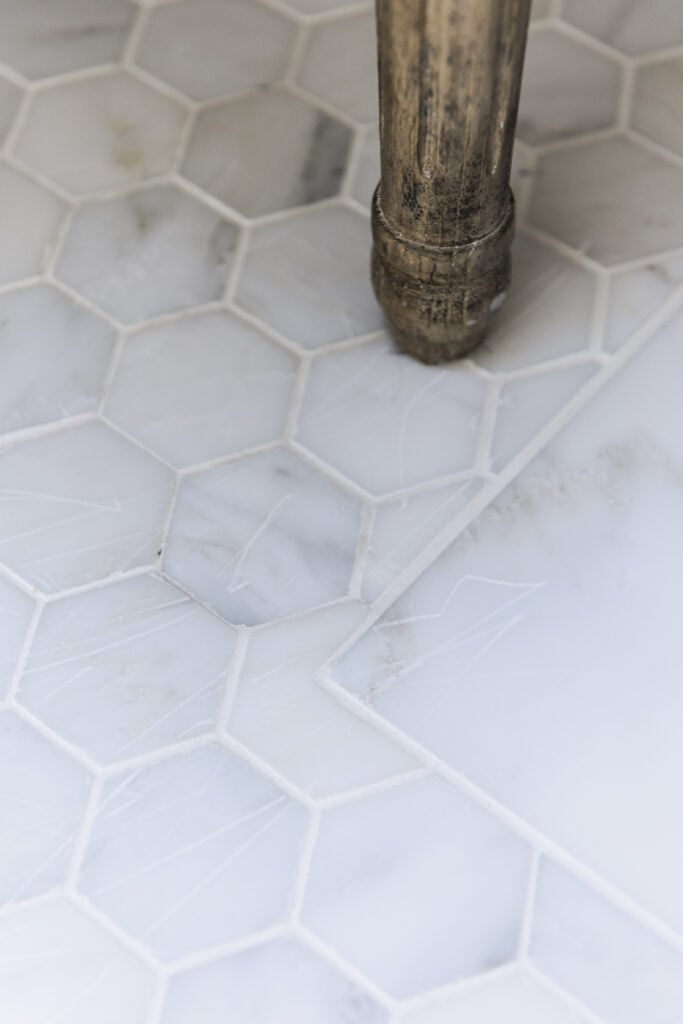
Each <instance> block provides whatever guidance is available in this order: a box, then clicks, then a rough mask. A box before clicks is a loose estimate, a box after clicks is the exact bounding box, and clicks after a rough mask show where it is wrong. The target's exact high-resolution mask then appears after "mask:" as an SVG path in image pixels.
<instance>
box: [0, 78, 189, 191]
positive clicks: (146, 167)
mask: <svg viewBox="0 0 683 1024" xmlns="http://www.w3.org/2000/svg"><path fill="white" fill-rule="evenodd" d="M184 121H185V111H184V110H183V109H182V107H180V106H179V105H178V104H177V103H175V102H173V100H170V99H168V97H166V96H162V95H160V94H159V93H158V92H155V90H153V89H150V88H149V86H147V85H142V84H141V83H140V82H137V81H136V80H135V79H134V78H131V77H130V76H129V75H126V74H122V73H120V72H116V71H114V72H111V74H106V75H100V74H98V75H93V76H92V77H89V78H82V79H80V80H79V81H76V82H68V83H66V84H65V85H61V86H56V87H55V88H54V89H48V90H45V91H41V92H39V93H37V94H36V96H35V97H34V100H33V103H32V105H31V110H30V112H29V114H28V117H27V119H26V121H25V123H24V126H23V130H22V132H21V134H20V136H19V139H18V141H17V144H16V146H15V152H16V154H17V156H19V157H20V158H21V159H22V160H24V161H25V162H26V163H27V164H29V166H31V167H35V169H36V170H38V171H42V172H43V173H44V174H46V175H47V177H48V178H51V179H52V180H53V181H55V182H57V184H58V185H62V186H63V187H64V188H66V189H68V190H69V191H70V192H74V193H75V194H77V195H85V194H88V193H91V192H97V191H100V190H102V189H109V188H117V187H119V186H121V185H126V184H129V183H131V182H135V181H140V180H142V179H144V178H148V177H153V176H154V175H155V174H163V173H164V171H168V170H170V168H171V166H172V164H173V160H174V157H175V153H176V149H177V148H178V144H179V142H180V133H181V131H182V128H183V124H184Z"/></svg>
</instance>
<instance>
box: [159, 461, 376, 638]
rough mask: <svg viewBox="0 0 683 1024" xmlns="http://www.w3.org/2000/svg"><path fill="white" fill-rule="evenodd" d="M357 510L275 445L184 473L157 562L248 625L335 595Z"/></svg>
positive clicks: (346, 565)
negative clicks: (161, 558)
mask: <svg viewBox="0 0 683 1024" xmlns="http://www.w3.org/2000/svg"><path fill="white" fill-rule="evenodd" d="M359 525H360V508H359V504H358V502H357V500H356V499H355V498H352V497H351V496H350V495H348V494H345V493H344V492H343V491H342V490H341V489H340V488H339V487H337V486H336V485H335V484H334V483H332V482H331V481H330V480H328V479H326V478H325V477H323V476H321V475H320V474H319V473H318V472H317V471H316V470H314V469H312V468H311V467H310V466H309V465H308V464H307V463H305V462H303V461H302V460H300V459H299V458H297V457H295V456H294V455H291V454H290V453H289V452H287V451H284V450H281V449H278V450H275V451H270V452H264V453H261V454H259V455H253V456H250V457H248V458H243V459H239V460H237V461H236V462H232V463H230V464H228V465H226V466H220V467H218V468H216V469H210V470H207V471H205V472H203V473H198V474H197V475H195V476H191V477H189V478H187V479H185V480H184V481H183V482H182V484H181V487H180V493H179V495H178V500H177V502H176V507H175V511H174V514H173V520H172V523H171V529H170V533H169V537H168V543H167V546H166V554H165V558H164V566H165V569H166V571H167V572H168V574H169V575H170V576H171V577H173V578H174V579H176V580H178V582H179V583H182V584H183V585H184V586H186V587H187V589H188V590H189V591H190V592H191V593H193V594H195V596H197V597H198V598H199V599H200V600H201V601H203V602H204V603H206V604H208V605H209V606H210V607H211V608H213V609H214V610H215V611H217V612H218V613H219V614H220V615H222V616H223V617H224V618H226V619H228V621H229V622H233V623H235V624H246V625H255V624H257V623H260V622H267V621H269V620H271V619H278V618H281V617H283V616H285V615H293V614H295V613H296V612H299V611H305V610H306V609H308V608H314V607H316V606H318V605H322V604H326V603H328V602H330V601H334V600H335V599H337V598H342V597H344V596H345V594H346V593H347V591H348V587H349V582H350V578H351V572H352V569H353V564H354V559H355V551H356V543H357V538H358V530H359Z"/></svg>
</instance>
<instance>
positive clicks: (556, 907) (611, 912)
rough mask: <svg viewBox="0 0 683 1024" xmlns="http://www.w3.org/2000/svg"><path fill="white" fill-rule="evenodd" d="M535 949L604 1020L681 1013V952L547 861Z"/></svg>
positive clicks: (636, 1020) (539, 960) (625, 1022)
mask: <svg viewBox="0 0 683 1024" xmlns="http://www.w3.org/2000/svg"><path fill="white" fill-rule="evenodd" d="M530 956H531V959H532V961H533V962H534V963H536V964H537V965H538V966H539V967H540V968H541V970H543V971H544V972H545V973H546V974H547V975H548V976H549V977H550V978H552V979H553V980H554V981H556V982H558V983H559V984H560V985H561V986H562V987H563V988H566V989H567V991H569V992H570V993H572V994H573V995H574V996H576V997H577V998H578V999H580V1000H581V1002H582V1003H584V1004H585V1005H586V1006H587V1007H589V1008H590V1009H591V1010H594V1011H595V1012H596V1013H598V1014H599V1015H600V1016H601V1018H602V1019H604V1020H605V1021H606V1022H607V1024H641V1021H644V1020H647V1021H652V1024H669V1022H670V1021H675V1020H680V1018H681V1014H683V954H681V953H680V952H674V950H672V949H670V948H669V947H667V946H666V945H665V944H664V943H663V942H660V941H659V940H658V939H657V938H656V937H655V936H654V935H651V934H649V933H648V932H647V930H646V929H644V928H640V927H639V926H638V925H637V924H635V923H634V922H633V921H630V920H629V919H628V918H627V917H626V916H625V915H624V914H622V913H620V911H618V910H616V909H615V908H614V907H612V906H610V904H609V903H607V901H606V900H604V899H601V898H600V897H599V896H598V895H596V894H595V893H594V892H591V890H590V889H588V888H586V887H585V886H582V885H580V884H579V883H578V882H577V881H576V880H575V879H574V878H572V877H571V875H568V874H566V873H565V872H564V871H562V870H561V869H560V868H557V867H556V866H555V865H553V864H551V863H549V862H547V861H545V862H543V864H542V865H541V871H540V877H539V885H538V895H537V898H536V910H535V915H534V923H533V928H532V934H531V947H530Z"/></svg>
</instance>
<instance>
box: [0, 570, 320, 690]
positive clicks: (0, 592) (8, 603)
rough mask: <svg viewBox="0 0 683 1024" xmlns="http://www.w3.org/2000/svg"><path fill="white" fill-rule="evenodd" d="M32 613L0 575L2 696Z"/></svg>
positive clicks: (25, 600) (23, 596) (21, 595)
mask: <svg viewBox="0 0 683 1024" xmlns="http://www.w3.org/2000/svg"><path fill="white" fill-rule="evenodd" d="M32 614H33V602H32V601H31V598H30V597H27V596H26V594H24V593H22V591H20V590H19V589H18V588H17V587H15V586H14V584H13V583H10V582H9V580H6V579H3V577H1V576H0V694H1V695H3V696H4V693H5V691H6V690H7V688H8V687H9V684H10V682H11V680H12V677H13V675H14V670H15V668H16V666H17V661H18V659H19V655H20V653H21V649H22V646H23V644H24V640H25V639H26V635H27V632H28V627H29V623H30V621H31V616H32ZM330 653H331V652H330Z"/></svg>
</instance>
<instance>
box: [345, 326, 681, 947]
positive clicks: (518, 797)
mask: <svg viewBox="0 0 683 1024" xmlns="http://www.w3.org/2000/svg"><path fill="white" fill-rule="evenodd" d="M682 330H683V316H681V314H679V315H678V316H677V317H675V318H674V319H673V320H672V321H671V322H670V323H669V324H668V325H667V326H666V327H665V328H663V329H662V331H661V333H660V335H659V336H658V337H657V338H656V339H654V340H653V341H652V343H651V345H650V347H648V348H646V349H645V350H644V352H643V353H642V355H640V356H639V357H638V358H637V359H636V360H634V361H633V362H632V363H631V364H630V365H629V366H628V367H627V368H626V369H625V370H623V371H622V373H621V374H620V375H619V376H617V377H616V378H615V379H614V380H613V382H612V383H611V384H610V385H609V387H608V388H606V390H605V392H604V394H603V395H602V396H600V398H598V399H596V400H595V402H594V403H593V405H591V406H589V407H588V408H587V409H585V410H584V411H583V412H582V414H581V416H580V417H579V418H578V419H576V420H575V421H574V423H573V424H572V425H571V426H569V427H568V428H567V429H566V430H565V431H564V432H563V433H562V434H561V435H560V436H559V437H558V438H557V439H556V440H555V441H553V442H552V443H551V444H550V445H549V446H548V447H547V448H546V449H545V452H544V453H543V454H542V455H541V456H539V458H538V460H537V461H536V462H534V463H532V464H531V466H530V467H529V468H528V469H527V470H525V471H524V472H523V473H522V474H520V476H518V478H517V480H516V481H515V482H514V483H513V484H512V485H511V487H510V488H509V489H508V490H507V491H505V492H504V493H503V495H502V496H501V497H500V498H499V499H498V500H497V501H496V502H494V504H493V505H492V506H491V507H490V508H489V509H488V510H487V511H486V512H485V513H483V514H482V516H480V518H479V520H478V521H477V522H476V523H475V524H474V525H473V526H472V527H471V528H470V529H469V530H468V531H466V532H465V534H464V535H463V536H462V538H461V539H460V540H459V541H458V542H456V544H455V545H454V546H453V547H452V548H451V549H450V550H449V551H448V552H447V553H446V554H445V555H444V556H443V557H442V558H441V559H440V560H439V561H437V562H436V563H435V564H434V565H433V566H432V568H430V569H429V570H428V571H427V573H426V574H425V575H423V576H422V577H421V578H420V579H419V580H418V581H417V583H416V584H414V585H413V587H412V588H411V589H410V590H408V591H407V592H406V593H405V595H403V596H402V597H401V598H400V599H399V601H398V602H397V604H396V605H394V606H393V607H392V608H390V609H389V610H388V611H387V612H386V613H385V615H384V617H383V619H382V620H380V622H379V623H378V624H377V626H375V627H374V628H373V629H372V630H371V631H370V632H369V633H367V634H366V635H365V637H364V638H363V639H362V640H361V641H360V642H359V643H358V644H357V645H356V646H355V647H354V648H353V649H352V650H351V651H350V652H349V654H347V655H346V656H345V658H344V659H343V660H342V662H341V663H340V665H339V666H338V668H337V669H336V673H335V674H336V677H337V678H338V679H340V680H341V681H342V682H343V683H344V685H346V686H347V687H348V688H349V689H351V690H353V692H356V693H358V694H359V695H360V696H361V697H362V698H363V699H364V700H365V701H367V702H368V703H369V704H370V705H372V706H373V707H374V708H376V709H377V710H378V711H380V713H381V714H382V715H384V716H385V717H386V718H388V719H389V720H390V721H391V722H392V723H393V724H394V725H397V726H398V727H400V728H401V729H403V730H404V731H406V732H407V733H408V734H410V735H411V736H414V737H415V738H416V739H418V740H420V742H421V743H423V744H424V745H425V746H426V747H427V748H428V749H430V750H432V751H433V752H434V753H436V754H437V755H438V756H439V757H441V758H443V759H444V760H445V761H447V762H448V763H449V764H451V765H452V766H453V767H455V768H457V769H458V770H459V771H460V772H463V773H464V774H466V775H467V776H468V778H470V779H471V780H472V781H474V782H476V783H477V784H478V785H479V786H481V787H482V788H484V789H485V790H487V791H488V792H489V793H491V794H492V795H493V796H495V797H496V799H497V800H499V801H501V802H502V803H503V804H505V806H507V807H510V808H512V809H513V810H515V811H516V812H517V813H518V814H520V815H521V816H522V817H524V818H526V819H527V820H529V821H530V822H532V823H533V824H534V825H535V826H536V827H537V828H539V829H540V830H541V831H542V832H543V833H544V834H545V835H548V836H550V837H551V838H552V839H554V840H555V841H556V842H558V843H559V844H560V845H561V846H563V847H564V848H565V849H568V850H570V851H571V852H572V853H574V854H575V855H576V856H578V857H579V858H580V859H581V860H582V861H583V862H584V863H587V864H589V865H590V866H591V867H592V868H594V869H595V870H596V871H598V872H599V873H600V874H601V875H603V876H605V877H607V878H608V879H609V880H610V881H611V882H613V883H614V884H615V885H617V886H619V887H620V888H622V889H623V890H624V891H626V892H627V893H628V894H629V895H630V896H631V897H633V898H634V899H636V900H637V901H638V902H640V903H641V904H642V905H643V906H645V907H646V908H647V909H648V910H649V911H651V912H652V913H654V914H656V915H658V916H659V917H660V918H661V919H662V920H665V921H667V922H668V923H669V924H670V925H671V926H672V927H674V928H676V929H677V930H679V931H681V930H682V929H683V887H682V886H681V884H680V873H679V871H678V864H679V863H680V861H681V858H682V857H683V831H681V829H680V827H679V821H678V816H677V815H676V813H675V811H674V808H675V806H676V802H677V796H676V793H677V792H678V788H679V786H680V780H681V778H682V777H683V760H682V758H681V750H680V743H679V742H678V736H679V723H680V717H681V713H683V711H682V709H681V707H680V703H681V698H680V688H679V686H678V677H679V672H678V666H679V664H680V660H681V641H680V630H679V629H678V626H677V605H678V600H677V594H678V590H679V582H680V575H681V562H680V554H679V549H678V547H674V548H672V546H671V538H672V537H675V536H677V534H678V531H679V525H678V524H679V522H680V518H681V515H682V514H683V511H682V509H683V504H682V503H683V492H682V490H681V478H680V473H681V469H680V467H681V459H682V458H683V450H682V448H681V436H683V435H682V434H681V431H680V429H679V428H678V426H677V424H678V423H679V417H680V404H679V397H678V375H679V372H678V368H679V367H680V365H681V346H680V338H681V331H682ZM654 393H656V395H657V400H656V401H650V402H644V401H643V400H642V396H643V395H647V394H654Z"/></svg>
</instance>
